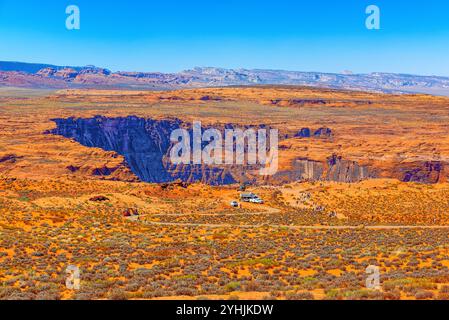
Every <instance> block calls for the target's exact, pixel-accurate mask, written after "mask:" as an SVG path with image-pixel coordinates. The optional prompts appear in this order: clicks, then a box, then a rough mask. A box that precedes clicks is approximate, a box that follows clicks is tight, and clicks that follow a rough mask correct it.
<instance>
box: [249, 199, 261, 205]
mask: <svg viewBox="0 0 449 320" xmlns="http://www.w3.org/2000/svg"><path fill="white" fill-rule="evenodd" d="M249 202H251V203H258V204H262V203H263V200H262V199H260V198H252V199H250V200H249Z"/></svg>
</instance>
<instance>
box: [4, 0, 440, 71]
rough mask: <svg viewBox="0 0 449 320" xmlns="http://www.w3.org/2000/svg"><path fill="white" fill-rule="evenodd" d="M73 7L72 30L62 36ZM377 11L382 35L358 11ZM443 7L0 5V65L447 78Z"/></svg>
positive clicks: (211, 2) (249, 0)
mask: <svg viewBox="0 0 449 320" xmlns="http://www.w3.org/2000/svg"><path fill="white" fill-rule="evenodd" d="M71 4H75V5H78V6H79V8H80V11H81V29H80V30H72V31H69V30H67V29H66V28H65V20H66V17H67V15H66V13H65V8H66V7H67V6H68V5H71ZM370 4H375V5H378V6H379V7H380V9H381V30H368V29H366V27H365V19H366V17H367V15H366V14H365V8H366V7H367V6H368V5H370ZM448 16H449V1H447V0H426V1H421V0H418V1H405V0H369V1H368V0H333V1H331V0H326V1H324V0H322V1H320V0H315V1H312V0H307V1H306V0H294V1H287V0H273V1H264V0H258V1H255V0H239V1H237V0H223V1H216V0H208V1H204V0H191V1H180V0H177V1H174V0H165V1H153V0H147V1H132V0H128V1H105V0H96V1H92V0H90V1H89V0H70V1H64V0H55V1H38V0H34V1H33V0H11V1H10V0H0V60H10V61H12V60H13V61H26V62H43V63H52V64H60V65H87V64H94V65H97V66H102V67H107V68H110V69H112V70H114V71H117V70H127V71H164V72H172V71H180V70H184V69H189V68H192V67H195V66H217V67H226V68H265V69H286V70H301V71H323V72H340V71H343V70H351V71H353V72H357V73H366V72H373V71H380V72H398V73H415V74H436V75H444V76H449V18H448Z"/></svg>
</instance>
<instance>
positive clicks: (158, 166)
mask: <svg viewBox="0 0 449 320" xmlns="http://www.w3.org/2000/svg"><path fill="white" fill-rule="evenodd" d="M53 121H55V123H56V128H55V129H53V130H51V131H49V132H48V133H51V134H56V135H61V136H64V137H66V138H70V139H74V140H75V141H77V142H79V143H80V144H82V145H84V146H87V147H98V148H101V149H103V150H106V151H115V152H117V153H118V154H121V155H123V156H124V158H125V159H126V162H127V165H128V166H129V167H130V168H131V170H132V171H133V172H134V173H135V174H136V175H137V176H138V177H139V178H140V179H141V180H142V181H146V182H157V183H159V182H170V181H174V180H177V179H181V180H182V181H185V182H203V183H207V184H210V185H223V184H232V183H241V182H245V181H246V182H248V181H249V182H263V183H273V184H278V183H288V182H292V181H298V180H308V181H323V180H324V181H336V182H357V181H360V180H364V179H368V178H376V177H385V178H397V179H399V180H402V181H406V182H422V183H437V182H439V181H440V180H441V176H442V171H443V164H441V163H433V162H428V163H427V162H426V163H416V164H411V165H410V164H408V165H407V166H401V165H399V164H398V165H397V166H390V167H388V168H387V169H385V168H376V167H371V166H362V165H359V164H358V163H357V162H355V161H350V160H345V159H343V158H342V157H341V156H337V155H330V156H328V157H327V158H326V159H325V160H323V161H317V160H313V159H307V158H298V159H295V160H294V162H293V163H292V164H291V167H290V168H289V169H286V170H283V169H282V168H280V169H279V171H278V173H276V174H275V175H273V176H269V177H262V176H259V175H258V174H257V173H256V172H257V170H256V169H258V168H259V167H257V166H249V165H243V166H242V165H231V166H226V165H220V166H219V165H214V166H211V165H186V164H179V165H174V164H172V163H171V162H170V159H169V154H170V150H171V148H172V147H173V144H172V143H171V142H170V134H171V132H172V131H173V130H175V129H178V128H185V129H187V130H191V125H190V124H186V123H183V122H182V121H181V120H179V119H165V120H153V119H143V118H139V117H135V116H128V117H118V118H107V117H102V116H96V117H93V118H88V119H83V118H67V119H53ZM225 128H233V125H232V124H227V125H223V127H222V129H223V130H224V129H225ZM247 128H248V127H247ZM253 128H257V127H253ZM258 128H265V126H264V125H260V126H259V127H258ZM204 129H205V128H203V130H204ZM242 129H246V128H242ZM302 130H303V132H305V130H304V129H302ZM320 130H321V131H323V130H322V129H320ZM327 130H328V129H326V131H324V132H320V134H323V133H324V134H331V132H330V130H329V131H327ZM303 138H307V137H303ZM279 152H280V153H281V152H282V150H280V151H279Z"/></svg>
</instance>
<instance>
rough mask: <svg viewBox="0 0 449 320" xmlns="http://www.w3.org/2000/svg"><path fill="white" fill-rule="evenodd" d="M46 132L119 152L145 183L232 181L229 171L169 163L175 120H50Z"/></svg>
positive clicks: (229, 182)
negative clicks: (49, 125) (178, 180)
mask: <svg viewBox="0 0 449 320" xmlns="http://www.w3.org/2000/svg"><path fill="white" fill-rule="evenodd" d="M54 121H55V122H56V125H57V128H56V129H54V130H52V131H51V132H50V133H52V134H58V135H62V136H64V137H67V138H72V139H74V140H76V141H78V142H79V143H81V144H82V145H84V146H87V147H98V148H102V149H104V150H107V151H115V152H117V153H119V154H121V155H123V156H124V157H125V159H126V162H127V164H128V165H129V167H130V168H131V170H132V171H133V172H134V173H135V174H136V175H137V176H138V177H139V178H140V179H141V180H142V181H146V182H169V181H174V180H177V179H181V180H183V181H186V182H198V181H199V182H203V183H207V184H212V185H221V184H231V183H234V182H236V180H235V179H234V178H233V177H232V175H231V174H230V172H229V170H228V169H226V168H220V167H208V166H203V165H173V164H171V162H170V161H169V159H168V155H169V152H170V150H171V147H172V144H171V142H170V134H171V132H172V131H173V130H175V129H178V128H180V126H181V125H182V122H181V121H180V120H177V119H170V120H152V119H142V118H138V117H133V116H130V117H126V118H106V117H94V118H90V119H80V118H78V119H74V118H69V119H54Z"/></svg>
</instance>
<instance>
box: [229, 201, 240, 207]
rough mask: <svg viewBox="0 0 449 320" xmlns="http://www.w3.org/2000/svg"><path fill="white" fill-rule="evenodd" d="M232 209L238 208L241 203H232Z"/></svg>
mask: <svg viewBox="0 0 449 320" xmlns="http://www.w3.org/2000/svg"><path fill="white" fill-rule="evenodd" d="M231 207H234V208H238V207H239V203H238V202H237V201H231Z"/></svg>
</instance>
